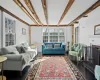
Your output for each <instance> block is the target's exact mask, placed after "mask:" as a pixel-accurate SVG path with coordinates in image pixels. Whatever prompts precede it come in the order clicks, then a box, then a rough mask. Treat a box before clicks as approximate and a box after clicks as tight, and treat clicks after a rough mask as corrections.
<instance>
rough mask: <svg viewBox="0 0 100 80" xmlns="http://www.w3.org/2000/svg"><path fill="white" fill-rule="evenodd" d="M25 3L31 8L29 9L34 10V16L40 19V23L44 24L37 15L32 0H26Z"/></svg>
mask: <svg viewBox="0 0 100 80" xmlns="http://www.w3.org/2000/svg"><path fill="white" fill-rule="evenodd" d="M24 2H25V4H26V5H27V7H28V8H29V10H30V11H31V12H32V14H33V16H34V17H35V19H36V20H37V21H38V23H40V24H41V25H42V22H41V20H40V19H39V17H38V16H37V14H36V12H35V9H34V7H33V5H32V3H31V1H30V0H24Z"/></svg>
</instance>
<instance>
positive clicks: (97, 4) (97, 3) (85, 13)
mask: <svg viewBox="0 0 100 80" xmlns="http://www.w3.org/2000/svg"><path fill="white" fill-rule="evenodd" d="M99 6H100V0H98V1H97V2H96V3H94V4H93V5H92V6H91V7H89V8H88V9H87V10H86V11H85V12H83V13H82V14H81V15H79V16H78V17H77V18H76V19H74V20H73V21H71V22H70V23H69V24H68V25H71V24H73V23H74V22H75V21H77V20H79V19H80V18H82V17H83V16H85V15H87V14H88V13H90V12H92V11H93V10H95V9H96V8H97V7H99Z"/></svg>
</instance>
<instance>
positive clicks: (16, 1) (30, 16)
mask: <svg viewBox="0 0 100 80" xmlns="http://www.w3.org/2000/svg"><path fill="white" fill-rule="evenodd" d="M13 1H14V2H15V3H16V4H17V5H18V6H19V7H20V8H21V9H22V10H23V11H24V12H25V13H26V15H27V16H28V17H29V18H30V19H31V20H32V21H33V22H34V23H35V24H37V25H38V23H37V22H36V20H35V19H34V18H33V17H32V15H31V14H30V13H29V12H28V10H27V9H26V8H25V7H24V6H23V4H22V3H21V2H20V1H19V0H13Z"/></svg>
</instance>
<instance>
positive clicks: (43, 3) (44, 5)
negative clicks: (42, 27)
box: [41, 0, 48, 25]
mask: <svg viewBox="0 0 100 80" xmlns="http://www.w3.org/2000/svg"><path fill="white" fill-rule="evenodd" d="M41 2H42V7H43V10H44V15H45V19H46V23H47V25H48V14H47V4H46V0H41Z"/></svg>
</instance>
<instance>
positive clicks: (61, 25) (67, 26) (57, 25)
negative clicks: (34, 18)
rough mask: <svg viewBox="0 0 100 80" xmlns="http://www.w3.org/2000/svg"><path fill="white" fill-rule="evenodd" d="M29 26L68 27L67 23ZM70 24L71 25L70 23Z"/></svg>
mask: <svg viewBox="0 0 100 80" xmlns="http://www.w3.org/2000/svg"><path fill="white" fill-rule="evenodd" d="M30 26H35V27H39V26H42V27H49V26H50V27H68V26H69V25H65V24H64V25H30ZM70 26H71V25H70Z"/></svg>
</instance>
